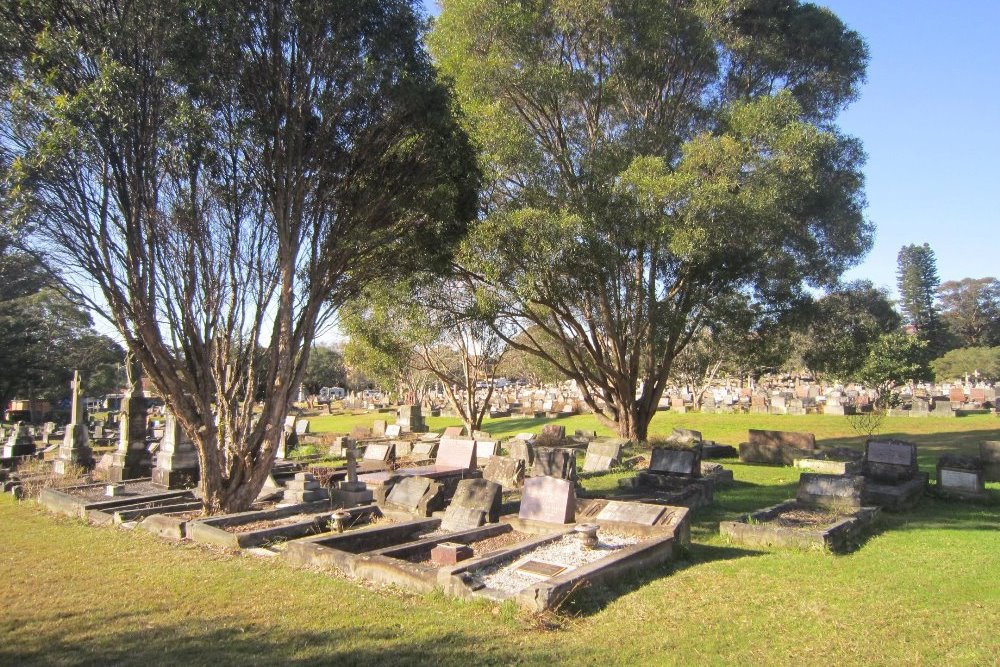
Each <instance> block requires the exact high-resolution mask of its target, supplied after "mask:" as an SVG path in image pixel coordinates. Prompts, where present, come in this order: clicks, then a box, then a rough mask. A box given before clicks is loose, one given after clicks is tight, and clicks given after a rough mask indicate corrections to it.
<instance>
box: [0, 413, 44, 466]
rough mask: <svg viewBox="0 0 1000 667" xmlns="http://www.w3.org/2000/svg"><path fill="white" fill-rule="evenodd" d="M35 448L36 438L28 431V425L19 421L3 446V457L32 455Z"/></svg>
mask: <svg viewBox="0 0 1000 667" xmlns="http://www.w3.org/2000/svg"><path fill="white" fill-rule="evenodd" d="M35 449H36V447H35V439H34V438H32V437H31V433H29V432H28V425H27V424H25V423H24V422H17V424H15V425H14V428H13V429H12V430H11V432H10V437H9V438H8V439H7V443H6V444H5V445H4V447H3V458H5V459H9V458H12V457H15V456H31V455H33V454H34V453H35Z"/></svg>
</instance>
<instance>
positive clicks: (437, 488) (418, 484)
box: [385, 477, 443, 516]
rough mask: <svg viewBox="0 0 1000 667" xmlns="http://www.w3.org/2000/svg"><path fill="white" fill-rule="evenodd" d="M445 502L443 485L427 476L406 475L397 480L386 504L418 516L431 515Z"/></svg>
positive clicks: (388, 506)
mask: <svg viewBox="0 0 1000 667" xmlns="http://www.w3.org/2000/svg"><path fill="white" fill-rule="evenodd" d="M442 502H443V500H442V497H441V485H440V484H438V483H437V482H435V481H434V480H432V479H428V478H427V477H404V478H403V479H401V480H399V481H398V482H396V483H395V484H394V485H393V487H392V489H391V490H390V491H389V495H388V496H387V497H386V500H385V505H386V507H387V508H389V509H398V510H402V511H404V512H409V513H410V514H415V515H417V516H430V515H431V513H432V512H433V511H434V510H436V509H439V506H440V504H441V503H442Z"/></svg>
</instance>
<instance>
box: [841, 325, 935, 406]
mask: <svg viewBox="0 0 1000 667" xmlns="http://www.w3.org/2000/svg"><path fill="white" fill-rule="evenodd" d="M927 347H928V344H927V341H925V340H922V339H920V338H917V337H916V336H911V335H909V334H907V333H903V332H901V331H897V332H894V333H887V334H882V335H881V336H879V338H878V340H876V341H875V344H874V345H872V347H871V350H870V351H869V353H868V358H867V359H866V360H865V363H864V365H863V366H862V367H861V369H860V370H859V371H858V373H857V379H858V380H859V381H861V383H863V384H864V385H865V386H867V387H870V388H871V389H872V390H873V391H874V392H875V400H874V405H875V409H876V410H881V411H884V410H886V409H887V408H889V407H891V405H892V403H893V400H894V395H893V389H895V388H896V387H898V386H900V385H903V384H905V383H906V382H910V381H919V380H927V379H930V368H928V366H927Z"/></svg>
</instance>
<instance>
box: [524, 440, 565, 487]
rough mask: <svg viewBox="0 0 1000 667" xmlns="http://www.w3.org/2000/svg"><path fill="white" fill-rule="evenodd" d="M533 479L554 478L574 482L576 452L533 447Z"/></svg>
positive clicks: (555, 448)
mask: <svg viewBox="0 0 1000 667" xmlns="http://www.w3.org/2000/svg"><path fill="white" fill-rule="evenodd" d="M531 474H532V476H533V477H556V478H558V479H566V480H569V481H571V482H574V483H575V482H576V452H575V451H573V450H572V449H566V448H564V447H535V463H534V465H533V466H532V468H531Z"/></svg>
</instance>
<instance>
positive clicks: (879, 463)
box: [861, 440, 919, 483]
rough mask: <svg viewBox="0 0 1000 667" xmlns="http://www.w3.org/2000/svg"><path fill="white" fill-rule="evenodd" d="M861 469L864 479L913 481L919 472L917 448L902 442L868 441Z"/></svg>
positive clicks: (892, 481)
mask: <svg viewBox="0 0 1000 667" xmlns="http://www.w3.org/2000/svg"><path fill="white" fill-rule="evenodd" d="M861 469H862V472H863V474H864V475H865V477H870V478H871V479H875V480H878V481H882V482H889V483H895V482H900V481H905V480H909V479H913V478H914V477H915V476H916V474H917V473H918V472H919V468H918V467H917V446H916V445H914V444H913V443H910V442H904V441H902V440H869V441H868V442H867V443H865V458H864V459H863V461H862V464H861Z"/></svg>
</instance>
